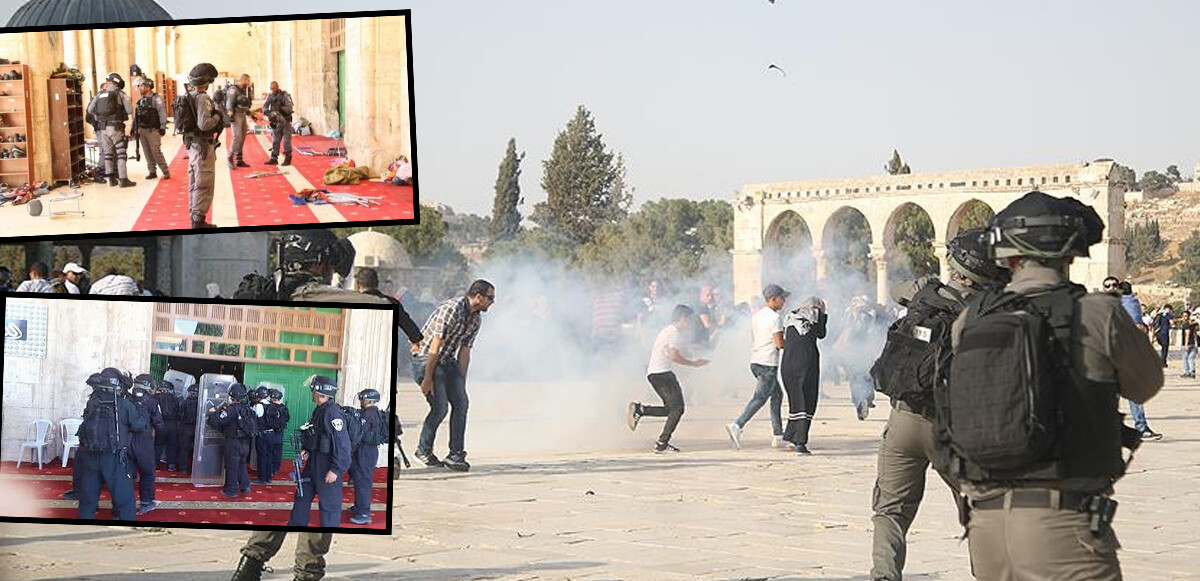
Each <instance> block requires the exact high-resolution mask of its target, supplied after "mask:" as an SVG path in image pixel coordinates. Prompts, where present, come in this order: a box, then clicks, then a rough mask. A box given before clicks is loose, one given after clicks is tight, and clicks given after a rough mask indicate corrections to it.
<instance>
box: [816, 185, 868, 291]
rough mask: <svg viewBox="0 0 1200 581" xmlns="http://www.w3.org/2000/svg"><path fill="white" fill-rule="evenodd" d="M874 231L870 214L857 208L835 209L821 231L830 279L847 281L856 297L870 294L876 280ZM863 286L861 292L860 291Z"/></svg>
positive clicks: (823, 257)
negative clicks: (871, 282) (873, 244)
mask: <svg viewBox="0 0 1200 581" xmlns="http://www.w3.org/2000/svg"><path fill="white" fill-rule="evenodd" d="M873 232H874V228H872V227H871V222H870V220H869V219H868V218H867V215H866V214H865V213H863V212H862V211H861V210H859V209H858V208H856V207H854V206H849V205H847V206H842V207H840V208H838V209H837V210H834V212H833V213H832V214H830V215H829V218H828V219H827V220H826V221H825V225H824V228H823V229H822V232H821V257H820V259H821V260H822V261H823V262H824V268H823V270H824V273H825V276H826V277H827V278H831V279H834V281H833V282H834V283H835V284H839V282H838V281H844V282H843V283H841V284H839V286H844V285H849V286H852V287H855V288H854V289H852V291H853V292H855V293H856V294H857V293H859V292H864V293H865V292H867V291H868V289H869V287H868V286H867V283H869V282H870V281H872V280H874V278H875V276H874V275H875V272H874V271H875V268H874V265H873V263H872V260H873V258H874V257H872V256H871V246H872V243H873V242H874V241H875V237H874V234H873ZM859 286H862V288H861V289H859V288H857V287H859Z"/></svg>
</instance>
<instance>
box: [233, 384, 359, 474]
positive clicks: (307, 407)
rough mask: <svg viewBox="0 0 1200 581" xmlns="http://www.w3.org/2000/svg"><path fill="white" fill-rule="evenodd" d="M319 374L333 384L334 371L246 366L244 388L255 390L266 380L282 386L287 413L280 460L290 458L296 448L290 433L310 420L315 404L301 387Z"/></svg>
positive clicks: (293, 455)
mask: <svg viewBox="0 0 1200 581" xmlns="http://www.w3.org/2000/svg"><path fill="white" fill-rule="evenodd" d="M313 374H321V375H325V376H328V377H330V378H332V379H333V380H334V381H337V370H335V369H319V368H315V367H301V366H297V365H271V364H265V363H247V364H246V372H245V383H246V386H247V387H256V386H258V384H259V382H261V381H270V382H273V383H278V384H280V385H282V386H283V403H284V405H286V406H287V408H288V413H289V414H291V420H289V421H288V426H287V431H285V432H284V433H283V457H284V458H288V459H290V458H294V457H295V456H296V449H295V447H294V446H293V445H292V434H293V433H294V432H295V431H296V430H298V429H300V426H303V425H304V424H305V423H306V422H308V419H309V418H311V417H312V413H313V410H314V409H316V407H317V404H315V403H313V401H312V392H311V391H309V390H308V388H306V387H304V386H303V385H302V384H303V383H304V380H306V379H308V377H309V376H310V375H313Z"/></svg>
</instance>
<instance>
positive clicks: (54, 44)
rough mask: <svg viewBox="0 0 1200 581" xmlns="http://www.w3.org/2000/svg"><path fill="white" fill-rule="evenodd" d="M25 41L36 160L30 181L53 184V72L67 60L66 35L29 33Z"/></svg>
mask: <svg viewBox="0 0 1200 581" xmlns="http://www.w3.org/2000/svg"><path fill="white" fill-rule="evenodd" d="M21 36H22V37H23V38H24V41H25V60H24V61H23V62H24V64H27V65H29V77H30V78H29V79H28V85H29V91H30V94H29V106H30V109H32V111H31V115H30V116H31V117H32V119H33V126H32V127H28V128H26V130H27V132H28V134H29V142H30V147H29V153H30V155H32V156H33V176H32V177H31V180H30V181H41V180H46V181H50V179H51V177H52V169H51V167H52V164H53V155H52V149H51V147H50V103H49V91H50V89H49V86H48V85H47V83H46V81H47V80H49V79H50V71H52V70H54V69H55V68H56V67H57V66H58V63H60V62H62V60H63V46H62V32H60V31H48V32H28V33H25V34H23V35H21Z"/></svg>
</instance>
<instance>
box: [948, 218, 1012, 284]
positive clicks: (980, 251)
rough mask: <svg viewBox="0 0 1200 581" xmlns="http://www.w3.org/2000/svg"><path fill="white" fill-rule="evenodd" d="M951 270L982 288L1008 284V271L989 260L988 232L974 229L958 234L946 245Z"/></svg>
mask: <svg viewBox="0 0 1200 581" xmlns="http://www.w3.org/2000/svg"><path fill="white" fill-rule="evenodd" d="M946 258H947V259H948V261H949V263H950V268H953V269H954V270H955V271H956V272H958V273H959V274H961V275H963V276H964V277H966V278H967V279H969V280H970V281H971V282H974V283H976V284H978V285H980V286H997V285H1004V284H1007V283H1008V274H1009V273H1008V269H1005V268H1001V267H1000V266H999V265H997V264H996V261H995V260H991V259H989V258H988V248H987V230H984V229H983V228H972V229H970V230H964V231H962V232H959V233H958V236H955V237H954V240H951V241H950V243H949V244H947V245H946Z"/></svg>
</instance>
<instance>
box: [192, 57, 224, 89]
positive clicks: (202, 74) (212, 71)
mask: <svg viewBox="0 0 1200 581" xmlns="http://www.w3.org/2000/svg"><path fill="white" fill-rule="evenodd" d="M216 78H217V67H214V66H212V64H211V63H200V64H198V65H196V66H194V67H192V70H191V72H189V73H188V84H189V85H191V86H193V87H203V86H206V85H211V84H212V82H213V81H214V80H216Z"/></svg>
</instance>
